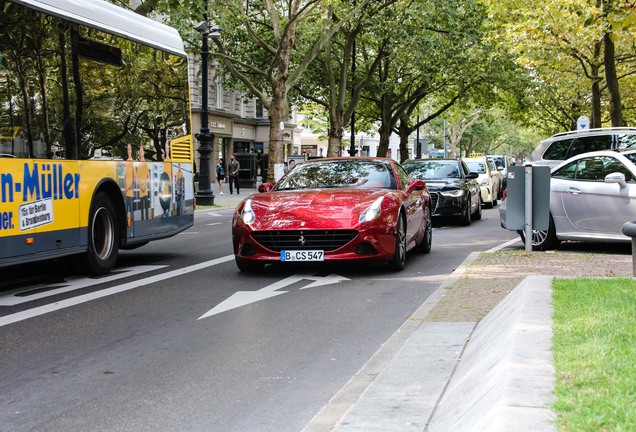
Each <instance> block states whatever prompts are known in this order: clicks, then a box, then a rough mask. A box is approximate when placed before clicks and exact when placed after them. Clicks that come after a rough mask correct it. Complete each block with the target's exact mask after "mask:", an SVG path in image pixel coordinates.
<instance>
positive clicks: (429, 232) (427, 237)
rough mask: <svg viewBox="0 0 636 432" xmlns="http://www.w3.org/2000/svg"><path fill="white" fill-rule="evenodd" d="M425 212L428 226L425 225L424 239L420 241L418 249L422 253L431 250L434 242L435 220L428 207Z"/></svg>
mask: <svg viewBox="0 0 636 432" xmlns="http://www.w3.org/2000/svg"><path fill="white" fill-rule="evenodd" d="M424 212H425V213H424V221H425V223H426V226H425V227H424V235H423V236H422V240H421V241H420V242H419V243H418V245H417V247H416V250H417V251H418V252H420V253H429V252H430V251H431V245H432V244H433V222H432V220H431V212H430V210H429V209H428V208H426V210H424Z"/></svg>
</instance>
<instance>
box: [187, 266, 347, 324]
mask: <svg viewBox="0 0 636 432" xmlns="http://www.w3.org/2000/svg"><path fill="white" fill-rule="evenodd" d="M301 280H311V281H314V282H312V283H310V284H309V285H307V286H304V287H302V288H301V289H306V288H313V287H317V286H323V285H330V284H335V283H338V282H340V281H345V280H349V279H348V278H346V277H343V276H338V275H335V274H330V275H329V276H313V275H308V274H296V275H292V276H289V277H286V278H285V279H283V280H280V281H278V282H275V283H273V284H271V285H267V286H266V287H265V288H261V289H260V290H258V291H237V292H236V293H234V294H233V295H232V296H231V297H229V298H228V299H226V300H224V301H222V302H221V303H219V304H218V305H216V306H215V307H214V308H212V309H210V310H209V311H208V312H207V313H205V314H203V315H201V316H200V317H199V319H203V318H207V317H209V316H212V315H216V314H220V313H221V312H225V311H228V310H231V309H236V308H239V307H241V306H245V305H248V304H250V303H255V302H257V301H261V300H265V299H268V298H270V297H275V296H277V295H281V294H285V293H287V292H289V291H278V290H279V289H281V288H284V287H286V286H289V285H292V284H295V283H296V282H300V281H301Z"/></svg>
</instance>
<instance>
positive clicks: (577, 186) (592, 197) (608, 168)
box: [499, 150, 636, 250]
mask: <svg viewBox="0 0 636 432" xmlns="http://www.w3.org/2000/svg"><path fill="white" fill-rule="evenodd" d="M506 207H507V202H506V200H505V199H504V200H503V202H502V205H501V206H500V208H499V214H500V222H501V226H502V227H503V228H506V227H507V225H506ZM635 216H636V151H635V150H631V151H626V152H622V153H621V152H617V151H612V150H603V151H596V152H589V153H583V154H580V155H577V156H574V157H572V158H570V159H568V160H567V161H565V162H563V163H561V164H560V165H558V166H556V167H555V168H552V170H551V177H550V219H549V225H548V230H547V231H539V230H535V231H533V232H532V239H531V241H532V248H533V249H534V250H547V249H554V248H556V247H557V246H558V245H559V243H560V242H561V241H563V240H578V241H588V242H593V241H606V242H630V241H631V238H630V237H627V236H625V235H624V234H623V232H622V227H623V224H624V223H625V222H629V221H632V220H634V219H635ZM519 234H520V235H521V238H522V239H523V240H524V241H525V238H524V233H523V231H519Z"/></svg>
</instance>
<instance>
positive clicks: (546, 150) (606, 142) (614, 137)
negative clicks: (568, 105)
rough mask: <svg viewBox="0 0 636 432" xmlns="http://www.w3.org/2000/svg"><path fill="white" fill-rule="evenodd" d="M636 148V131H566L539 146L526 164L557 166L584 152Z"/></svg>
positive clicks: (610, 129)
mask: <svg viewBox="0 0 636 432" xmlns="http://www.w3.org/2000/svg"><path fill="white" fill-rule="evenodd" d="M629 149H636V128H600V129H587V130H577V131H570V132H563V133H559V134H556V135H553V136H551V137H550V138H548V139H545V140H543V141H541V142H540V143H539V145H538V146H537V147H536V148H535V149H534V150H533V151H532V153H530V155H529V156H528V158H527V159H526V163H531V164H533V165H549V166H552V167H554V166H557V165H558V164H560V163H561V162H563V161H564V160H566V159H569V158H571V157H572V156H576V155H579V154H581V153H587V152H591V151H598V150H629Z"/></svg>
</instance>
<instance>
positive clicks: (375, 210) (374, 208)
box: [358, 196, 384, 222]
mask: <svg viewBox="0 0 636 432" xmlns="http://www.w3.org/2000/svg"><path fill="white" fill-rule="evenodd" d="M383 199H384V197H383V196H381V197H380V198H378V199H376V200H375V201H373V203H372V204H371V205H370V206H369V207H367V209H366V210H365V211H363V212H362V213H360V217H359V218H358V221H359V222H370V221H372V220H373V219H375V218H377V217H378V216H380V211H381V208H382V200H383Z"/></svg>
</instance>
